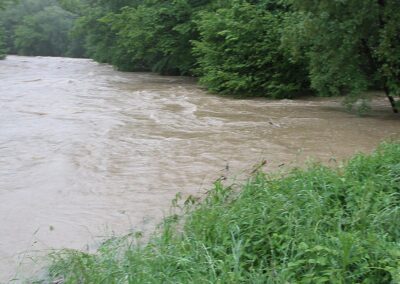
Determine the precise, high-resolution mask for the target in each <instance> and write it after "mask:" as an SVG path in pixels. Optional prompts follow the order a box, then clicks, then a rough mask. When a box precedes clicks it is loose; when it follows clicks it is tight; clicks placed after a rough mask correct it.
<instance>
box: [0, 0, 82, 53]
mask: <svg viewBox="0 0 400 284" xmlns="http://www.w3.org/2000/svg"><path fill="white" fill-rule="evenodd" d="M74 19H75V16H74V15H73V14H71V13H69V12H67V11H65V10H64V9H62V8H61V7H60V6H59V4H58V2H57V0H21V1H19V2H17V3H16V4H13V5H8V8H7V9H6V10H5V11H2V12H0V23H1V24H2V26H3V27H4V29H5V30H6V33H5V45H6V47H7V49H8V52H9V53H11V54H21V55H47V56H64V55H67V53H68V50H69V45H70V40H69V31H70V29H71V26H72V24H73V22H74Z"/></svg>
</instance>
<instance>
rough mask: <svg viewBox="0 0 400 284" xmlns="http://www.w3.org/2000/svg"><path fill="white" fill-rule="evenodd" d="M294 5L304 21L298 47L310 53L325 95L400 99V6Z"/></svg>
mask: <svg viewBox="0 0 400 284" xmlns="http://www.w3.org/2000/svg"><path fill="white" fill-rule="evenodd" d="M291 2H293V8H294V10H295V11H296V12H297V19H299V20H298V21H297V22H295V25H297V29H296V28H294V29H293V30H294V31H295V33H297V35H296V36H294V37H292V45H294V46H297V49H301V48H302V49H303V51H304V52H305V53H306V55H307V57H308V59H309V72H310V78H311V84H312V86H313V88H314V89H315V90H317V91H318V93H319V94H320V95H324V96H329V95H340V94H344V95H350V96H351V97H354V96H356V97H357V96H358V95H359V94H361V93H363V92H364V91H366V90H367V89H369V88H379V89H384V90H385V92H386V94H387V95H388V96H389V99H391V100H393V97H395V96H399V95H400V24H399V23H400V1H397V0H351V1H331V0H319V1H318V4H316V3H315V1H312V0H306V1H304V0H292V1H291ZM293 30H292V31H293ZM393 108H394V110H395V105H394V104H393Z"/></svg>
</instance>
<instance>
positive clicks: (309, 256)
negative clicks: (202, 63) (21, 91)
mask: <svg viewBox="0 0 400 284" xmlns="http://www.w3.org/2000/svg"><path fill="white" fill-rule="evenodd" d="M189 201H190V200H189ZM189 201H188V202H187V203H190V204H188V205H187V206H186V207H185V211H186V213H185V214H184V219H185V220H184V221H182V220H181V219H180V218H179V217H175V216H174V217H171V218H168V219H166V220H165V222H164V224H163V226H162V228H161V229H160V231H159V232H157V233H155V234H154V236H153V238H152V239H151V240H150V242H149V243H148V244H147V245H144V246H138V245H136V243H137V239H135V237H133V236H132V237H131V236H129V237H125V238H119V239H111V240H109V241H107V242H105V243H104V245H103V246H102V247H101V248H100V249H99V251H98V253H97V254H87V253H83V252H78V251H62V252H59V253H56V254H54V255H52V264H51V266H50V267H49V273H50V278H51V279H52V280H53V281H54V280H57V279H58V280H59V282H57V283H242V282H243V283H398V282H400V143H395V144H382V145H381V146H380V147H379V148H378V149H377V150H376V151H375V152H374V153H373V154H371V155H357V156H355V157H354V158H352V159H351V160H350V161H349V162H348V163H346V164H345V165H344V166H340V167H338V168H336V169H330V168H327V167H324V166H321V165H313V166H310V167H309V168H308V169H306V170H299V169H295V170H293V171H292V172H290V173H289V174H286V175H285V176H284V177H269V176H266V175H265V174H257V175H256V176H254V177H252V178H250V179H249V181H248V182H247V183H246V184H245V185H243V187H242V189H241V190H240V191H237V190H234V189H233V188H232V187H229V186H223V185H222V184H220V183H217V184H216V185H215V188H214V189H213V190H212V191H210V193H209V194H208V196H207V197H206V198H205V200H203V201H202V202H200V203H195V204H192V203H191V202H189ZM44 283H47V282H44Z"/></svg>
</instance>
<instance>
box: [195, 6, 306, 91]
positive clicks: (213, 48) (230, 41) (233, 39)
mask: <svg viewBox="0 0 400 284" xmlns="http://www.w3.org/2000/svg"><path fill="white" fill-rule="evenodd" d="M284 14H285V13H284V10H283V9H277V8H276V7H275V9H274V10H272V11H269V10H268V9H264V8H262V7H260V6H258V5H252V4H250V3H247V2H243V1H233V4H232V5H229V6H227V7H224V8H221V9H218V10H216V11H209V12H205V13H202V14H201V15H200V18H199V19H198V20H197V21H196V23H197V24H198V29H199V32H200V38H199V40H197V41H195V42H194V53H195V54H196V55H197V58H198V63H199V68H198V72H199V74H200V76H201V79H200V82H201V83H202V84H204V85H205V86H207V87H208V88H209V89H210V90H212V91H215V92H219V93H226V94H247V95H258V96H269V97H273V98H284V97H292V96H293V95H295V94H296V93H300V92H303V93H304V92H305V91H306V90H307V89H308V80H307V73H306V69H305V68H304V66H302V65H301V64H294V63H292V62H291V61H290V58H289V57H288V56H287V54H285V51H284V50H283V49H282V47H281V46H280V39H281V37H282V22H283V17H284Z"/></svg>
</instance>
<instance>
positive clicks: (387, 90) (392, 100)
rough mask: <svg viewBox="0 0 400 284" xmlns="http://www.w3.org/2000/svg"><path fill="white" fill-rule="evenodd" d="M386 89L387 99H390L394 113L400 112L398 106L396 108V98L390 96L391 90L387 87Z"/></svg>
mask: <svg viewBox="0 0 400 284" xmlns="http://www.w3.org/2000/svg"><path fill="white" fill-rule="evenodd" d="M384 89H385V94H386V97H387V98H388V100H389V102H390V105H391V106H392V110H393V112H394V113H398V112H399V110H398V108H397V106H396V101H395V100H394V98H393V97H392V96H391V95H390V94H389V89H388V88H387V87H385V88H384Z"/></svg>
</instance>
